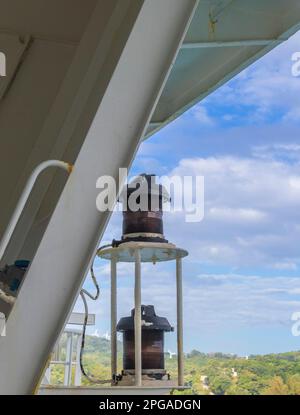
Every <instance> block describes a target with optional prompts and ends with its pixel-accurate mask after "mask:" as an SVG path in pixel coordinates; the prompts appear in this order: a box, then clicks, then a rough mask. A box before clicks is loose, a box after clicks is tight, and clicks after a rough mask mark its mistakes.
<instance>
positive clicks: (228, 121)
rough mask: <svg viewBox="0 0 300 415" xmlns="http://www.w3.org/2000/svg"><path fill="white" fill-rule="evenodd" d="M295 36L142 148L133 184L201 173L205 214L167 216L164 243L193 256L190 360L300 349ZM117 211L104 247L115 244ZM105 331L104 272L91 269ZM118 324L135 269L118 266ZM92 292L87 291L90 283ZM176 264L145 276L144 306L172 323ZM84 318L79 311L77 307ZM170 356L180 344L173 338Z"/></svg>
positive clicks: (299, 86) (187, 280)
mask: <svg viewBox="0 0 300 415" xmlns="http://www.w3.org/2000/svg"><path fill="white" fill-rule="evenodd" d="M297 51H300V34H297V35H295V36H294V37H293V38H291V39H290V40H289V41H288V42H286V43H285V44H284V45H281V46H279V47H278V48H276V49H275V50H273V51H272V52H271V53H269V54H268V55H267V56H265V57H264V58H262V59H261V60H260V61H258V62H257V63H255V64H254V65H252V66H251V67H249V68H248V69H246V70H245V71H243V72H242V73H241V74H239V75H238V76H237V77H235V78H234V79H233V80H231V81H230V82H229V83H227V84H226V85H225V86H223V87H222V88H220V89H219V90H218V91H216V92H215V93H213V94H212V95H210V96H209V97H208V98H207V99H205V101H202V102H201V103H200V104H198V105H196V106H195V107H194V108H192V109H191V110H189V111H188V112H186V113H185V114H184V115H182V116H181V117H180V118H179V119H177V120H176V121H175V122H173V123H172V124H170V125H169V126H168V127H166V128H165V129H163V130H162V131H160V132H159V133H157V134H156V135H155V136H153V137H151V138H150V139H149V140H148V141H146V142H145V143H143V144H142V146H141V148H140V150H139V152H138V155H137V157H136V160H135V162H134V165H133V168H132V172H131V173H132V174H138V173H143V172H147V173H156V174H157V175H160V176H161V175H166V174H167V175H173V174H179V175H181V176H184V175H193V176H194V175H200V176H204V180H205V215H204V219H203V220H202V221H201V222H199V223H187V222H186V221H185V216H184V213H178V212H177V213H166V214H165V235H166V237H167V238H168V239H169V240H170V241H172V242H174V243H176V244H177V245H178V246H181V247H183V248H186V249H187V250H188V251H189V256H188V257H187V258H186V259H185V260H184V304H185V350H186V351H189V350H191V349H193V348H196V349H198V350H201V351H204V352H213V351H222V352H228V353H237V354H239V355H248V354H252V353H269V352H279V351H288V350H296V349H300V337H294V336H293V335H292V332H291V327H292V324H293V322H292V320H291V316H292V314H293V313H294V312H297V311H300V77H299V78H297V77H294V76H292V72H291V67H292V60H291V57H292V54H293V53H294V52H297ZM120 233H121V217H120V214H118V213H115V214H114V215H113V217H112V219H111V221H110V224H109V226H108V229H107V231H106V234H105V236H104V238H103V240H104V241H111V240H112V238H119V237H120ZM96 270H97V276H98V277H99V280H100V284H101V287H102V296H101V300H100V301H99V302H97V303H95V304H90V307H91V308H90V311H91V312H95V313H96V314H97V329H98V330H99V332H100V333H105V332H107V331H108V330H109V319H108V317H109V316H108V312H109V267H108V264H106V263H105V262H103V261H99V260H97V261H96ZM119 275H120V278H119V317H120V316H124V315H128V313H129V311H130V309H131V307H132V306H133V301H132V297H133V268H132V266H131V265H122V264H120V266H119ZM86 286H87V288H91V285H90V283H89V282H87V283H86ZM174 296H175V276H174V264H172V263H170V264H160V265H155V266H152V265H146V266H144V268H143V302H144V303H150V304H154V305H155V306H156V309H157V313H158V314H160V315H165V316H167V317H168V318H169V320H170V322H171V323H172V324H175V301H174ZM76 308H77V309H81V305H80V303H78V305H77V307H76ZM167 337H168V340H167V347H168V348H170V349H171V350H174V349H175V335H174V334H173V335H172V334H170V335H168V336H167Z"/></svg>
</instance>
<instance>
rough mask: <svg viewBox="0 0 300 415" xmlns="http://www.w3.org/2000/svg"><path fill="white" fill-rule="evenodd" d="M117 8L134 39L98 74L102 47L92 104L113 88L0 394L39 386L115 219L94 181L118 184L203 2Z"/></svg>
mask: <svg viewBox="0 0 300 415" xmlns="http://www.w3.org/2000/svg"><path fill="white" fill-rule="evenodd" d="M117 3H118V4H119V6H120V5H125V4H127V11H126V13H124V10H120V8H119V9H118V10H117V11H116V13H118V15H119V16H121V17H122V16H123V18H122V19H119V23H118V26H117V27H114V28H113V29H114V30H112V32H111V36H112V37H113V39H116V37H118V35H120V34H122V33H123V34H124V36H126V33H127V32H128V29H129V31H130V35H129V37H128V39H127V41H126V42H124V47H123V49H122V50H120V48H117V47H116V44H115V43H113V42H112V45H111V47H110V48H109V50H108V51H107V55H106V56H105V58H106V60H105V64H104V65H103V64H102V65H101V66H100V67H98V72H97V62H98V60H99V58H100V57H101V59H102V60H103V50H102V48H101V44H100V43H101V42H98V44H97V45H96V48H95V59H94V61H93V65H94V67H93V68H92V70H91V75H93V76H94V74H95V73H97V79H95V85H94V88H93V92H92V94H91V97H90V100H97V99H98V98H99V97H98V96H97V91H98V87H99V84H101V82H102V81H103V79H104V78H106V79H107V77H110V82H109V83H108V85H107V88H106V91H105V93H104V95H103V97H102V99H101V102H100V105H99V108H98V111H97V113H96V115H95V117H94V119H93V121H92V124H91V127H90V129H89V132H88V134H87V136H86V139H85V141H84V144H83V146H82V148H81V150H80V153H79V155H78V158H77V161H76V163H75V168H74V171H73V173H72V175H71V177H70V179H69V180H68V182H67V184H66V186H65V188H64V190H63V193H62V195H61V198H60V200H59V202H58V204H57V206H56V209H55V211H54V213H53V216H52V218H51V220H50V223H49V225H48V228H47V230H46V232H45V234H44V236H43V239H42V242H41V244H40V246H39V248H38V250H37V252H36V255H35V257H34V260H33V262H32V264H31V267H30V269H29V271H28V274H27V276H26V278H25V281H24V284H23V286H22V289H21V291H20V294H19V297H18V299H17V303H16V305H15V307H14V309H13V311H12V313H11V315H10V317H9V320H8V324H7V337H2V338H0V393H1V394H27V393H31V392H33V390H34V388H35V386H36V385H37V382H38V379H39V378H40V376H41V374H42V371H43V369H44V367H45V364H46V361H47V358H48V356H49V354H50V352H51V350H52V347H53V346H54V344H55V341H56V339H57V337H58V335H59V334H60V332H61V331H62V329H63V326H64V323H65V321H66V320H67V318H68V315H69V313H70V311H71V309H72V306H73V305H74V302H75V300H76V297H77V295H78V291H79V289H80V287H81V285H82V282H83V280H84V277H85V275H86V272H87V269H88V266H89V264H90V262H91V260H92V258H93V256H94V253H95V250H96V246H97V243H98V241H99V238H100V237H101V235H102V234H103V231H104V228H105V226H106V223H107V220H108V218H109V215H108V213H100V212H98V211H97V209H96V204H95V200H96V196H97V193H96V188H95V184H96V180H97V178H98V177H99V176H102V175H111V176H113V177H115V178H117V176H118V168H119V167H126V166H129V165H130V163H131V161H132V159H133V157H134V155H135V152H136V150H137V148H138V145H139V142H140V139H141V137H142V136H143V134H144V132H145V129H146V127H147V124H148V122H149V120H150V118H151V115H152V113H153V110H154V108H155V105H156V103H157V100H158V98H159V96H160V94H161V91H162V88H163V86H164V85H165V82H166V79H167V77H168V74H169V72H170V69H171V67H172V64H173V62H174V59H175V58H176V55H177V53H178V50H179V48H180V45H181V43H182V40H183V38H184V36H185V33H186V30H187V27H188V26H189V23H190V19H191V18H192V16H193V13H194V11H195V8H196V6H197V0H185V1H182V0H164V1H161V0H145V1H144V2H142V1H141V0H138V1H136V0H126V1H125V0H120V1H119V2H117ZM128 4H129V6H131V8H130V7H129V8H128ZM137 5H140V6H141V9H140V11H139V12H138V13H137V16H136V17H135V15H134V11H136V8H137ZM121 9H122V7H121ZM96 12H97V11H96ZM100 12H101V10H98V13H100ZM122 13H123V14H122ZM96 17H97V16H96ZM120 20H121V21H120ZM153 22H155V30H153V24H154V23H153ZM129 26H130V27H129ZM106 44H107V42H106ZM116 54H118V59H117V64H115V62H116V56H115V55H116ZM100 69H101V70H100ZM88 75H89V74H87V76H88ZM80 127H81V125H80V123H79V125H77V131H75V133H79V131H80Z"/></svg>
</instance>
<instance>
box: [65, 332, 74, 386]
mask: <svg viewBox="0 0 300 415" xmlns="http://www.w3.org/2000/svg"><path fill="white" fill-rule="evenodd" d="M67 336H68V337H67V346H66V360H65V378H64V386H71V383H72V351H73V334H72V333H68V335H67Z"/></svg>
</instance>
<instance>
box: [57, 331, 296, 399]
mask: <svg viewBox="0 0 300 415" xmlns="http://www.w3.org/2000/svg"><path fill="white" fill-rule="evenodd" d="M118 351H119V353H118V355H119V360H118V367H119V370H120V369H121V367H122V360H121V356H122V352H121V351H122V343H121V342H119V343H118ZM64 353H65V351H64V343H63V344H62V350H61V356H63V355H64ZM84 366H85V368H86V370H87V372H88V373H89V374H90V375H92V376H93V377H94V378H97V379H109V378H110V342H109V341H107V340H105V339H103V338H97V337H91V336H87V339H86V349H85V354H84ZM166 369H167V371H168V372H169V373H170V375H171V378H172V379H176V375H177V358H176V356H175V357H174V356H173V357H172V358H170V356H169V354H166ZM63 372H64V370H63V366H62V365H53V366H52V376H51V382H52V383H53V384H62V382H63ZM83 384H84V385H91V384H90V383H89V382H88V380H86V379H84V378H83ZM185 384H186V386H188V387H189V388H188V389H187V390H185V391H183V392H174V393H175V394H186V395H188V394H197V395H206V394H216V395H224V394H225V395H262V394H266V395H300V352H287V353H280V354H269V355H264V356H260V355H258V356H254V355H253V356H249V358H242V357H238V356H235V355H230V354H224V353H210V354H205V353H202V352H199V351H198V350H193V351H191V352H190V353H188V354H187V355H186V356H185Z"/></svg>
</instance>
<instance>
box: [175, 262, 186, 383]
mask: <svg viewBox="0 0 300 415" xmlns="http://www.w3.org/2000/svg"><path fill="white" fill-rule="evenodd" d="M176 292H177V356H178V385H179V386H183V385H184V355H183V304H182V261H181V258H176Z"/></svg>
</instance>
